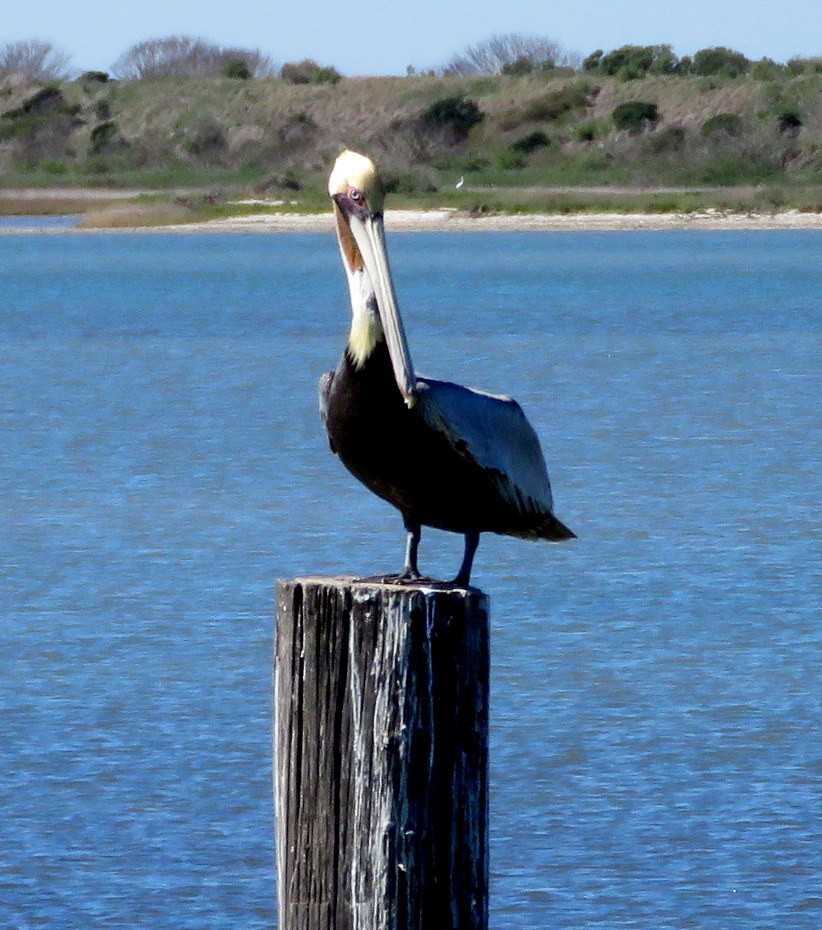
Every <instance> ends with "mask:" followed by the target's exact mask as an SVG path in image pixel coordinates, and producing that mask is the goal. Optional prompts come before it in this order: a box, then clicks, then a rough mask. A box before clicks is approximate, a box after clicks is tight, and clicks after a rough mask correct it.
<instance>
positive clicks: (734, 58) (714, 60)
mask: <svg viewBox="0 0 822 930" xmlns="http://www.w3.org/2000/svg"><path fill="white" fill-rule="evenodd" d="M750 67H751V63H750V61H748V59H747V58H746V57H745V56H744V55H743V54H742V52H735V51H734V50H733V49H730V48H724V47H723V46H718V47H717V48H703V49H701V50H700V51H698V52H697V53H696V54H695V55H694V58H693V62H692V63H691V73H692V74H701V75H703V76H706V77H710V76H711V75H717V76H719V77H728V78H734V77H739V76H740V75H742V74H746V73H747V72H748V71H749V70H750Z"/></svg>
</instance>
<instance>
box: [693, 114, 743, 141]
mask: <svg viewBox="0 0 822 930" xmlns="http://www.w3.org/2000/svg"><path fill="white" fill-rule="evenodd" d="M743 128H744V123H743V122H742V117H741V116H740V115H739V114H738V113H717V114H716V115H715V116H711V117H709V118H708V119H706V120H705V122H704V123H703V124H702V126H701V128H700V130H699V133H700V135H702V136H705V137H708V136H717V135H725V136H740V135H742V130H743Z"/></svg>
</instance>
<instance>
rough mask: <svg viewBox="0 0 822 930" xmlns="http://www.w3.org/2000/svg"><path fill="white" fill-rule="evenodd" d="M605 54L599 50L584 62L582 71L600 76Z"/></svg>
mask: <svg viewBox="0 0 822 930" xmlns="http://www.w3.org/2000/svg"><path fill="white" fill-rule="evenodd" d="M604 54H605V52H604V51H603V50H602V49H601V48H598V49H597V50H596V51H595V52H591V54H590V55H589V56H588V57H587V58H586V59H585V60H584V61H583V62H582V70H583V71H587V72H588V73H589V74H599V69H600V65H601V64H602V56H603V55H604Z"/></svg>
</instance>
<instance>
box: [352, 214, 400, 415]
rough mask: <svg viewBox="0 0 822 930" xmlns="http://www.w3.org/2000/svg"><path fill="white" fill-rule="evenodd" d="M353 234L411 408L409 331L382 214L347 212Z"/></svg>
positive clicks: (396, 371) (396, 374)
mask: <svg viewBox="0 0 822 930" xmlns="http://www.w3.org/2000/svg"><path fill="white" fill-rule="evenodd" d="M343 213H344V215H345V218H346V220H347V221H348V226H349V229H350V230H351V235H352V236H353V237H354V241H355V242H356V244H357V248H358V249H359V251H360V255H361V256H362V261H363V264H364V265H365V270H366V271H367V272H368V276H369V277H370V278H371V283H372V284H373V285H374V292H375V294H376V297H377V307H378V308H379V311H380V322H381V323H382V328H383V332H384V333H385V341H386V344H387V346H388V354H389V356H390V358H391V365H392V367H393V368H394V377H395V379H396V381H397V387H398V388H399V389H400V393H401V394H402V396H403V399H404V400H405V403H406V404H407V405H408V406H409V407H413V405H414V403H415V402H416V399H417V398H416V382H417V379H416V377H415V376H414V366H413V365H412V364H411V354H410V352H409V351H408V343H407V341H406V339H405V330H404V328H403V325H402V318H401V317H400V311H399V308H398V306H397V294H396V292H395V290H394V281H393V279H392V277H391V268H390V267H389V264H388V252H387V250H386V247H385V230H384V227H383V218H382V213H371V212H370V211H368V210H353V211H345V210H344V211H343Z"/></svg>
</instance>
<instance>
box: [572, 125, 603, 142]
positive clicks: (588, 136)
mask: <svg viewBox="0 0 822 930" xmlns="http://www.w3.org/2000/svg"><path fill="white" fill-rule="evenodd" d="M602 135H604V132H603V128H602V124H601V123H600V122H599V120H596V119H586V120H583V121H582V122H581V123H577V124H576V126H574V127H573V128H572V129H571V138H572V139H573V140H574V142H593V141H594V140H595V139H598V138H599V137H600V136H602Z"/></svg>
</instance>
